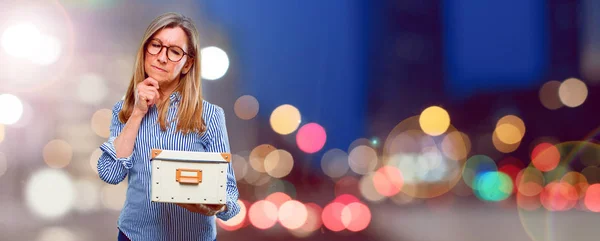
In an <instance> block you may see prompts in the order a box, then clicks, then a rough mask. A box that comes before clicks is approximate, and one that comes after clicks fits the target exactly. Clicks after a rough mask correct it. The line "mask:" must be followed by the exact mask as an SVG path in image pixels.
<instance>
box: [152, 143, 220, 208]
mask: <svg viewBox="0 0 600 241" xmlns="http://www.w3.org/2000/svg"><path fill="white" fill-rule="evenodd" d="M151 156H152V160H151V162H152V178H151V179H152V187H151V191H150V193H151V195H152V199H151V200H152V201H153V202H166V203H198V204H225V203H226V202H227V192H226V187H227V168H228V166H229V162H230V161H231V154H229V153H218V152H188V151H173V150H160V149H152V154H151Z"/></svg>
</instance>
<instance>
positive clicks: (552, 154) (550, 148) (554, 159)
mask: <svg viewBox="0 0 600 241" xmlns="http://www.w3.org/2000/svg"><path fill="white" fill-rule="evenodd" d="M559 162H560V152H559V151H558V148H556V146H554V145H552V144H550V143H545V142H544V143H540V144H538V145H537V146H536V147H535V148H533V151H532V152H531V163H532V164H533V166H535V168H537V169H539V170H540V171H543V172H548V171H552V170H554V168H556V167H557V166H558V163H559Z"/></svg>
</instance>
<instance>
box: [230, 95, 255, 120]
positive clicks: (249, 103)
mask: <svg viewBox="0 0 600 241" xmlns="http://www.w3.org/2000/svg"><path fill="white" fill-rule="evenodd" d="M258 109H259V104H258V100H256V98H254V96H251V95H243V96H241V97H240V98H238V99H237V100H236V101H235V104H234V105H233V111H234V112H235V115H236V116H237V117H238V118H240V119H242V120H250V119H252V118H254V117H256V115H257V114H258Z"/></svg>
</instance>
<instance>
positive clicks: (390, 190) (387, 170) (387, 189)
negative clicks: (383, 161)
mask: <svg viewBox="0 0 600 241" xmlns="http://www.w3.org/2000/svg"><path fill="white" fill-rule="evenodd" d="M373 185H374V186H375V190H377V192H378V193H379V194H381V195H383V196H386V197H391V196H394V195H396V194H398V193H399V192H400V191H401V190H402V186H403V185H404V178H403V177H402V172H400V169H398V168H396V167H393V166H388V165H386V166H383V167H381V168H379V169H378V170H377V171H376V172H375V173H374V174H373Z"/></svg>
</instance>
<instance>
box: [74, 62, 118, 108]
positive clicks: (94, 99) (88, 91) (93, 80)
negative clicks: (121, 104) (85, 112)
mask: <svg viewBox="0 0 600 241" xmlns="http://www.w3.org/2000/svg"><path fill="white" fill-rule="evenodd" d="M108 92H109V90H108V87H107V84H106V80H105V79H104V78H103V77H101V76H100V75H98V74H95V73H86V74H83V75H82V76H80V77H79V83H78V85H77V91H76V93H77V97H78V98H79V100H81V101H82V102H83V103H86V104H90V105H99V104H101V103H102V102H103V101H104V100H105V99H106V97H107V96H108ZM111 116H112V112H111Z"/></svg>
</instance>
